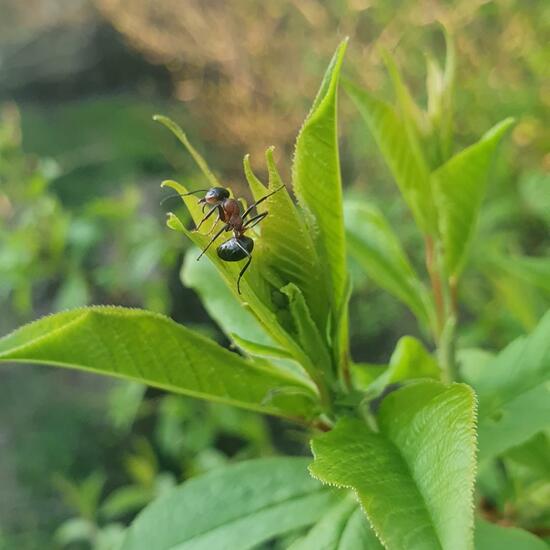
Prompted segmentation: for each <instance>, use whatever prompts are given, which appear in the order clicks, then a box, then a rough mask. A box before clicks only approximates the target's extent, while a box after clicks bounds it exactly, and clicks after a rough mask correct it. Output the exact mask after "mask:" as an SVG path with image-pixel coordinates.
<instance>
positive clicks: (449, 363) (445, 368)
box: [437, 315, 458, 384]
mask: <svg viewBox="0 0 550 550" xmlns="http://www.w3.org/2000/svg"><path fill="white" fill-rule="evenodd" d="M455 334H456V318H455V317H454V315H450V316H449V317H448V318H447V321H446V322H445V326H444V327H443V331H442V332H441V336H440V338H439V341H438V343H437V357H438V359H439V365H440V367H441V371H442V375H443V381H444V382H446V383H447V384H450V383H451V382H454V381H455V380H456V379H457V375H458V369H457V365H456V360H455Z"/></svg>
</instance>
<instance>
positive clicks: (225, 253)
mask: <svg viewBox="0 0 550 550" xmlns="http://www.w3.org/2000/svg"><path fill="white" fill-rule="evenodd" d="M283 187H284V185H281V186H280V187H278V188H277V189H275V191H272V192H271V193H268V194H267V195H265V196H264V197H262V198H261V199H259V200H257V201H256V202H255V203H253V204H251V205H250V206H249V207H248V208H247V209H246V210H245V211H244V212H243V213H242V214H241V205H240V203H239V201H237V200H236V199H233V198H231V197H230V196H229V190H228V189H225V188H223V187H211V188H210V189H197V190H196V191H190V192H189V193H184V194H177V195H170V197H166V199H165V200H167V199H169V198H172V197H185V196H187V195H193V194H195V193H201V192H205V191H206V195H204V197H203V198H202V199H200V200H199V204H202V205H203V207H202V211H203V213H204V210H205V208H206V207H207V206H211V208H210V210H209V211H208V213H207V214H206V215H205V216H204V217H203V218H202V220H201V221H200V222H199V224H198V225H197V228H196V229H195V231H198V230H199V229H200V227H201V225H202V224H203V223H204V222H205V221H206V220H207V219H208V218H210V216H212V215H213V214H214V212H217V213H218V217H217V219H216V221H215V222H214V224H213V225H212V228H211V229H210V231H209V232H208V235H209V234H210V233H212V231H213V230H214V228H215V227H216V225H217V224H218V222H219V221H222V222H224V225H223V227H222V228H221V229H220V230H219V231H218V232H217V233H216V234H215V235H214V236H213V237H212V239H210V242H209V243H208V244H207V245H206V247H205V248H204V250H203V251H202V252H201V254H200V256H199V257H198V258H197V261H198V260H200V259H201V258H202V257H203V255H204V253H205V252H206V251H207V250H208V249H209V248H210V245H211V244H212V243H213V242H214V241H215V240H216V239H217V238H218V237H219V236H220V235H221V234H222V233H223V232H225V231H233V237H231V239H228V240H227V241H224V242H223V243H221V244H220V245H219V246H218V248H217V250H216V252H217V254H218V257H219V258H220V259H221V260H223V261H224V262H239V261H240V260H244V259H245V258H248V261H247V262H246V264H245V266H244V267H243V268H242V269H241V271H240V273H239V277H238V278H237V291H238V293H239V294H240V293H241V287H240V283H241V279H242V277H243V275H244V274H245V271H246V270H247V269H248V267H249V266H250V262H252V250H253V249H254V240H253V239H251V238H250V237H247V236H246V235H245V232H246V231H248V230H249V229H252V228H253V227H254V226H256V225H257V224H259V223H260V222H261V221H262V220H263V219H264V218H265V217H266V216H267V214H268V213H267V212H262V213H261V214H257V215H256V216H253V217H252V218H249V219H248V220H246V221H245V219H246V217H247V216H249V215H250V213H251V212H252V210H253V209H254V208H256V207H257V206H258V205H259V204H260V203H262V202H263V201H265V200H266V199H267V198H269V197H271V195H274V194H275V193H277V191H280V190H281V189H282V188H283Z"/></svg>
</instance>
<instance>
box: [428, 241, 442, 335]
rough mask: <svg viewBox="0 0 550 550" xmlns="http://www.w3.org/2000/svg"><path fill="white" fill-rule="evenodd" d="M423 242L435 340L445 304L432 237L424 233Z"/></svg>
mask: <svg viewBox="0 0 550 550" xmlns="http://www.w3.org/2000/svg"><path fill="white" fill-rule="evenodd" d="M424 242H425V245H426V268H427V270H428V274H429V276H430V282H431V285H432V292H433V296H434V303H435V314H436V327H435V334H434V340H435V341H436V342H437V341H438V340H439V338H440V335H441V332H442V330H443V323H444V318H445V305H444V303H443V292H442V288H441V278H440V273H439V270H438V266H437V262H436V259H435V247H434V241H433V238H432V237H431V236H430V235H426V236H425V238H424Z"/></svg>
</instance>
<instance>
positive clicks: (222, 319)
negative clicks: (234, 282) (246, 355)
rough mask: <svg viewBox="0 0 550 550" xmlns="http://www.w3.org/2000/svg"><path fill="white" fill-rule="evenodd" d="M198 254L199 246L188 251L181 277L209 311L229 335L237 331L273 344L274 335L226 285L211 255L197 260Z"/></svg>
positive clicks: (263, 342) (258, 340)
mask: <svg viewBox="0 0 550 550" xmlns="http://www.w3.org/2000/svg"><path fill="white" fill-rule="evenodd" d="M199 254H200V251H199V250H198V249H197V248H192V249H191V250H188V251H187V252H186V254H185V257H184V260H183V265H182V268H181V272H180V278H181V281H182V282H183V284H184V285H185V286H187V287H189V288H192V289H193V290H194V291H195V292H196V293H197V294H198V295H199V296H200V299H201V302H202V305H203V306H204V308H205V309H206V311H207V312H208V315H210V317H211V318H212V319H213V320H214V321H215V322H216V324H217V325H218V326H219V327H220V328H221V330H222V331H223V332H224V333H225V334H226V335H227V336H229V337H231V335H233V334H235V335H237V336H240V337H242V338H246V339H248V340H252V341H254V342H258V343H259V344H266V345H274V342H273V339H272V338H271V336H269V334H268V333H267V332H266V331H265V330H264V328H263V327H262V325H261V324H260V323H259V322H258V320H257V319H256V318H255V317H254V315H253V314H252V313H251V312H250V310H249V309H247V308H246V307H244V306H243V304H241V303H240V302H239V300H238V299H237V298H236V296H235V294H234V293H233V292H231V290H230V289H229V288H228V287H227V285H226V284H225V283H224V280H223V279H222V277H221V276H220V274H219V273H218V271H217V270H216V268H215V267H214V265H213V264H212V262H211V261H209V259H208V258H204V259H202V260H201V261H199V262H197V257H198V256H199Z"/></svg>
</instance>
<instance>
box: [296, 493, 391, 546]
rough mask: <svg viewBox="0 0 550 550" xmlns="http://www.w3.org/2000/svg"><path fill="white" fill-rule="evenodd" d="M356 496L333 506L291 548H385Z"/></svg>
mask: <svg viewBox="0 0 550 550" xmlns="http://www.w3.org/2000/svg"><path fill="white" fill-rule="evenodd" d="M383 548H384V547H383V546H382V545H381V544H380V542H379V541H378V539H377V538H376V535H375V534H374V531H373V530H372V529H371V527H370V525H369V522H368V521H367V518H366V517H365V516H364V514H363V513H362V512H361V510H360V509H359V508H358V506H357V502H355V500H354V499H351V498H349V497H346V498H344V499H343V500H342V502H339V503H338V504H336V505H335V506H334V507H333V508H332V509H330V510H329V511H328V512H327V513H326V514H325V515H324V516H323V517H322V518H321V520H320V521H319V523H317V525H315V526H314V527H313V528H312V529H311V530H310V531H309V533H308V534H307V535H306V536H305V537H304V538H302V539H300V540H298V541H297V542H295V543H294V544H292V545H291V546H290V547H289V550H357V549H363V550H383Z"/></svg>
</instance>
